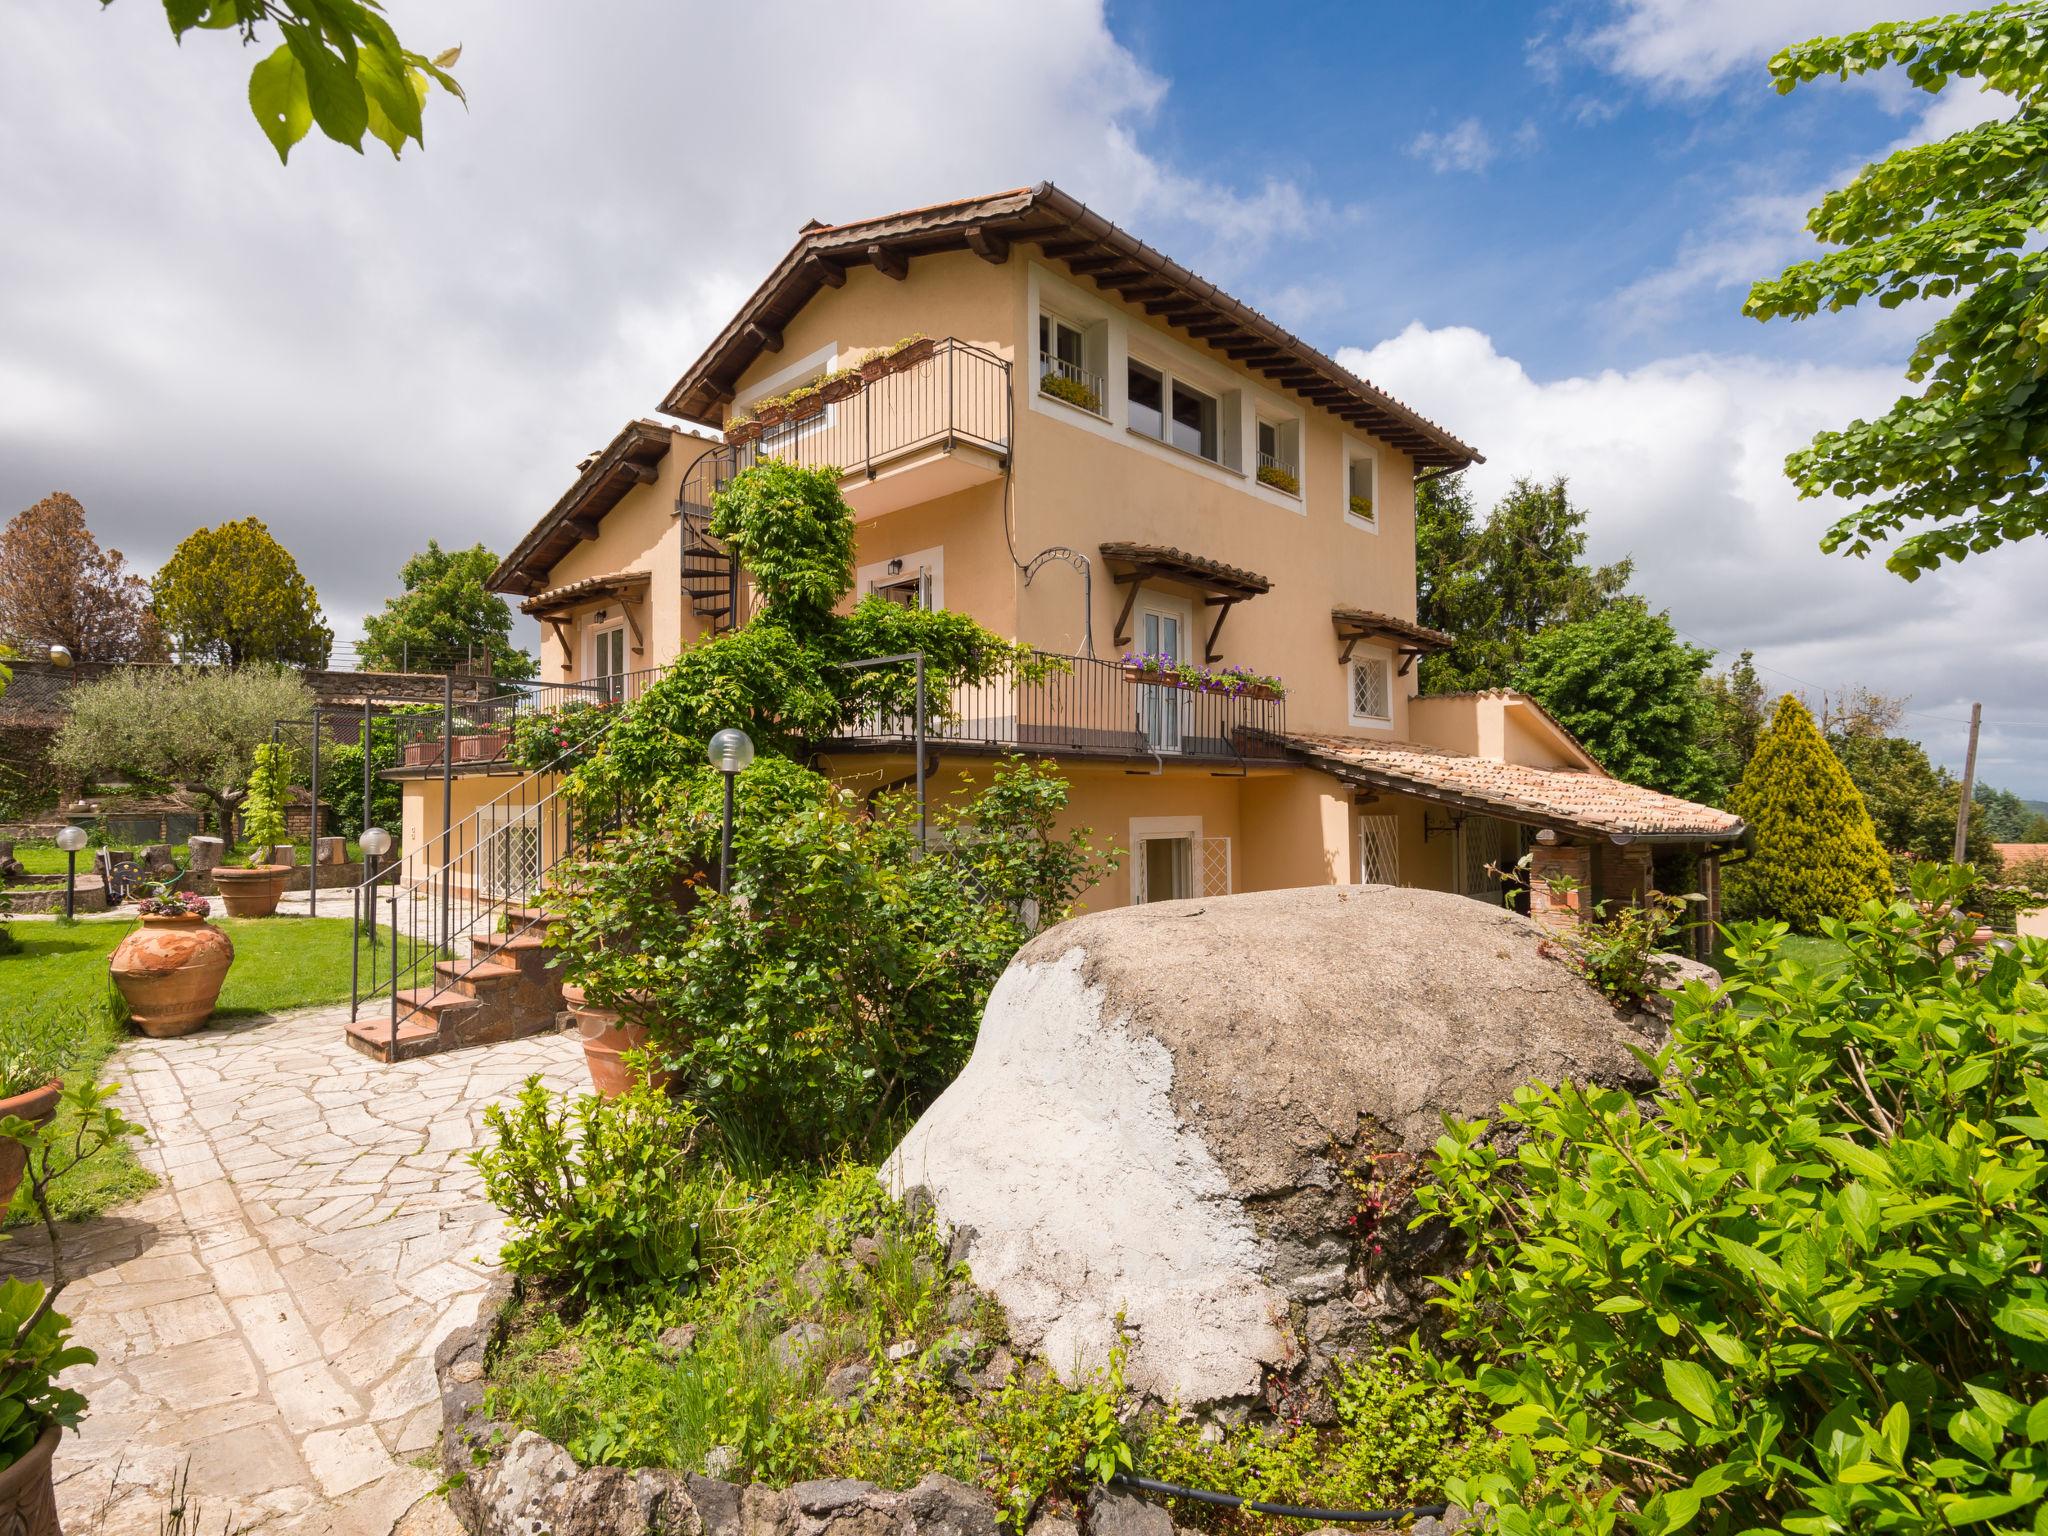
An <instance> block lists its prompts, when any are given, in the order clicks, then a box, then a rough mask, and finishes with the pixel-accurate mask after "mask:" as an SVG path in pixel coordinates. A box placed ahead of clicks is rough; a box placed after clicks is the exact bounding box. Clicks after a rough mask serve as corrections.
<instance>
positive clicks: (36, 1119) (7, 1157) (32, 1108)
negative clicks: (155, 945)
mask: <svg viewBox="0 0 2048 1536" xmlns="http://www.w3.org/2000/svg"><path fill="white" fill-rule="evenodd" d="M63 1091H64V1084H63V1081H62V1080H61V1079H59V1078H54V1077H53V1078H51V1079H50V1080H49V1081H48V1082H47V1083H45V1084H43V1086H42V1087H40V1088H31V1089H29V1091H28V1092H27V1093H17V1094H15V1095H14V1096H13V1097H12V1098H7V1099H0V1120H5V1119H6V1118H7V1117H8V1116H9V1115H19V1116H21V1118H22V1119H24V1120H26V1121H28V1122H29V1123H30V1124H31V1125H41V1124H42V1123H43V1122H44V1121H45V1120H47V1119H49V1118H50V1116H52V1115H54V1114H55V1113H56V1112H57V1096H58V1095H59V1094H61V1093H62V1092H63ZM27 1167H28V1148H26V1147H24V1146H23V1145H22V1144H21V1143H20V1142H18V1141H16V1140H14V1139H13V1138H12V1137H8V1136H0V1215H4V1214H5V1213H6V1211H7V1206H8V1203H9V1202H10V1201H12V1200H13V1199H14V1192H15V1190H16V1189H18V1188H19V1187H20V1186H21V1175H22V1172H23V1170H25V1169H26V1168H27ZM5 1529H6V1527H5V1526H0V1530H5Z"/></svg>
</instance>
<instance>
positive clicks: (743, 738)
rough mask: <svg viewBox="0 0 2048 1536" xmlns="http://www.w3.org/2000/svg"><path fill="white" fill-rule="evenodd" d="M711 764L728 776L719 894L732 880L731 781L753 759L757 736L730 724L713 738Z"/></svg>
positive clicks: (719, 855) (720, 848)
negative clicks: (754, 737) (752, 735)
mask: <svg viewBox="0 0 2048 1536" xmlns="http://www.w3.org/2000/svg"><path fill="white" fill-rule="evenodd" d="M704 755H705V757H706V758H707V759H709V760H710V763H711V766H712V767H714V768H716V769H717V770H718V771H719V772H720V773H722V774H724V775H725V838H724V840H723V841H722V842H721V843H720V844H719V847H718V894H719V895H721V896H723V895H724V894H725V888H726V885H727V884H728V883H729V882H730V881H731V879H732V781H733V775H734V774H736V773H738V772H739V771H740V770H741V769H742V768H744V767H746V766H747V764H749V763H751V762H752V761H753V760H754V739H753V737H751V736H749V735H748V734H747V733H746V732H745V731H743V730H740V729H739V728H738V727H737V726H731V725H729V726H727V727H726V728H725V729H724V730H722V731H720V732H718V734H717V735H715V736H713V737H712V738H711V745H710V747H709V749H708V750H707V751H706V752H705V754H704Z"/></svg>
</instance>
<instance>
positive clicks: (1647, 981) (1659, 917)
mask: <svg viewBox="0 0 2048 1536" xmlns="http://www.w3.org/2000/svg"><path fill="white" fill-rule="evenodd" d="M1702 899H1703V898H1701V897H1698V896H1683V897H1681V896H1666V895H1665V894H1664V893H1663V892H1662V891H1651V892H1649V893H1648V894H1647V895H1646V896H1645V897H1644V898H1643V900H1642V901H1641V902H1640V903H1637V902H1632V901H1627V902H1622V903H1621V904H1619V905H1618V906H1617V905H1614V904H1613V903H1610V902H1604V901H1603V902H1601V903H1600V904H1599V905H1598V906H1596V907H1594V908H1593V910H1592V912H1591V913H1590V914H1589V915H1588V916H1587V918H1586V919H1585V920H1584V921H1583V922H1577V923H1573V924H1571V925H1570V926H1569V927H1566V928H1561V929H1559V930H1558V931H1557V932H1555V933H1553V934H1551V935H1550V936H1549V937H1548V939H1547V940H1546V941H1545V942H1547V943H1550V944H1555V945H1556V946H1557V947H1558V948H1559V949H1562V950H1563V951H1564V954H1565V959H1566V961H1567V963H1568V964H1570V966H1571V967H1572V969H1573V970H1575V971H1577V972H1578V973H1579V974H1580V975H1581V976H1583V977H1585V978H1586V980H1587V981H1589V982H1590V983H1592V984H1593V985H1594V986H1595V987H1598V988H1599V989H1600V991H1601V992H1602V993H1604V994H1605V995H1606V996H1607V998H1608V999H1609V1000H1610V1001H1611V1002H1614V1003H1618V1004H1624V1005H1626V1006H1629V1007H1636V1008H1640V1007H1641V1006H1642V1005H1643V1004H1645V1003H1647V1002H1648V1001H1649V1000H1650V999H1651V998H1653V997H1655V996H1656V995H1657V994H1658V993H1659V992H1661V991H1663V990H1664V979H1665V978H1664V971H1663V969H1662V968H1661V967H1660V966H1659V964H1658V957H1659V956H1661V955H1664V954H1667V953H1668V952H1669V951H1670V949H1671V946H1672V941H1673V940H1674V939H1675V938H1676V937H1677V936H1678V935H1679V934H1680V933H1682V932H1684V931H1685V927H1686V926H1687V925H1685V924H1683V923H1681V922H1680V921H1679V919H1680V918H1682V917H1684V915H1685V909H1686V905H1687V903H1689V902H1694V901H1699V900H1702Z"/></svg>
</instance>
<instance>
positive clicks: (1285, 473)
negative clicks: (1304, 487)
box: [1259, 464, 1301, 496]
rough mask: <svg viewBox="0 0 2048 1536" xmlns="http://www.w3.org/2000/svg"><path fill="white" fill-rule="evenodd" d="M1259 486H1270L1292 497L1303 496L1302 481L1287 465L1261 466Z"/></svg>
mask: <svg viewBox="0 0 2048 1536" xmlns="http://www.w3.org/2000/svg"><path fill="white" fill-rule="evenodd" d="M1259 484H1261V485H1270V486H1272V487H1273V489H1274V490H1276V491H1285V492H1286V493H1287V494H1288V495H1290V496H1299V495H1300V494H1301V479H1300V477H1299V476H1298V475H1296V474H1295V473H1294V471H1293V470H1292V469H1290V468H1288V467H1287V466H1286V465H1285V464H1261V465H1260V466H1259Z"/></svg>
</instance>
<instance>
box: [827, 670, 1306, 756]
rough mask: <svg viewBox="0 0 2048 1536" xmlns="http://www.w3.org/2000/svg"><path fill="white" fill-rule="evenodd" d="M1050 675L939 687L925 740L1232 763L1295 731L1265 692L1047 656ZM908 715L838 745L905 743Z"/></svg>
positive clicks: (880, 721) (875, 724) (865, 726)
mask: <svg viewBox="0 0 2048 1536" xmlns="http://www.w3.org/2000/svg"><path fill="white" fill-rule="evenodd" d="M1035 654H1036V655H1037V656H1039V657H1040V658H1041V659H1042V660H1047V661H1051V662H1054V663H1057V666H1056V668H1055V670H1054V671H1053V672H1052V673H1051V674H1050V675H1048V676H1046V677H1044V678H1042V679H1040V680H1037V681H1029V680H1024V679H1020V678H1018V677H1017V676H1015V675H1006V676H1003V677H998V678H994V679H991V680H990V681H988V682H985V683H969V684H962V685H957V686H954V687H951V688H941V689H938V690H936V691H934V692H933V693H932V695H931V698H930V701H929V706H928V718H927V720H926V721H925V725H924V732H923V734H924V737H925V739H926V740H928V741H931V742H934V743H951V744H953V745H955V746H979V747H983V748H986V749H990V750H996V749H1012V750H1019V751H1027V752H1050V753H1056V754H1068V755H1078V756H1094V757H1120V758H1126V759H1129V758H1147V757H1152V756H1155V755H1156V756H1158V757H1160V758H1162V759H1168V760H1173V759H1178V760H1183V761H1203V762H1216V763H1225V764H1230V765H1232V766H1238V765H1241V764H1242V763H1244V762H1245V761H1247V760H1266V759H1277V758H1280V757H1282V756H1283V755H1284V753H1283V749H1282V748H1280V747H1279V746H1278V745H1276V744H1275V742H1274V741H1273V740H1270V739H1267V738H1279V737H1283V736H1285V735H1286V733H1287V701H1286V699H1285V698H1284V697H1265V696H1262V695H1261V694H1260V693H1259V692H1256V691H1252V690H1243V691H1237V692H1231V691H1228V690H1226V689H1224V688H1220V687H1219V688H1216V689H1213V690H1202V689H1195V688H1187V687H1183V686H1180V685H1178V684H1174V683H1170V682H1161V681H1159V680H1157V679H1156V678H1152V679H1148V678H1147V677H1145V676H1144V675H1142V674H1141V673H1140V672H1139V671H1138V670H1137V669H1136V668H1134V667H1131V666H1127V665H1125V664H1123V663H1120V662H1113V661H1099V660H1096V659H1094V658H1092V657H1087V656H1063V655H1058V654H1057V653H1053V652H1047V651H1040V652H1036V653H1035ZM914 730H915V721H914V720H912V719H911V717H910V715H909V712H907V711H906V712H903V713H900V714H899V713H892V714H888V715H873V716H870V717H869V718H868V719H867V720H866V721H864V722H862V723H861V724H860V725H859V726H857V727H856V728H854V729H852V730H848V731H842V732H840V733H839V734H838V736H837V737H835V738H834V739H835V741H837V742H838V743H840V744H842V745H859V746H878V745H892V746H893V745H903V744H907V743H908V742H909V741H910V739H911V737H912V735H913V734H914Z"/></svg>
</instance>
